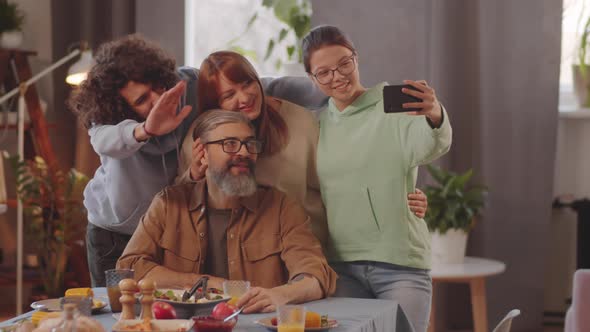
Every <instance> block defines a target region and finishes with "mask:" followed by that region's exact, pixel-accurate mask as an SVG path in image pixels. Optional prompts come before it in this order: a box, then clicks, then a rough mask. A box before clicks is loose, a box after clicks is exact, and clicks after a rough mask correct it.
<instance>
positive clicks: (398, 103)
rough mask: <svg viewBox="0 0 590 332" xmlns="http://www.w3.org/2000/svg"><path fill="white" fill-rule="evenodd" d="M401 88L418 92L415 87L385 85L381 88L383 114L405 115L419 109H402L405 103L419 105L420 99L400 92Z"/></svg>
mask: <svg viewBox="0 0 590 332" xmlns="http://www.w3.org/2000/svg"><path fill="white" fill-rule="evenodd" d="M402 88H406V89H412V90H416V91H420V90H418V89H416V88H415V87H413V86H411V85H409V84H405V85H386V86H385V87H384V88H383V104H384V106H385V107H384V111H385V113H405V112H412V111H419V110H421V109H420V108H403V106H402V105H403V104H405V103H420V102H422V99H420V98H416V97H414V96H410V95H407V94H405V93H403V92H402Z"/></svg>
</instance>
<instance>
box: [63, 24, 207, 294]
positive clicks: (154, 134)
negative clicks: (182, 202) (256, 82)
mask: <svg viewBox="0 0 590 332" xmlns="http://www.w3.org/2000/svg"><path fill="white" fill-rule="evenodd" d="M196 79H197V75H196V71H195V70H194V69H192V68H180V69H179V70H176V64H175V61H174V59H173V58H172V57H170V56H169V55H168V54H166V53H165V52H164V51H163V50H162V49H161V48H160V47H159V46H157V45H155V44H153V43H151V42H149V41H147V40H145V39H144V38H142V37H140V36H138V35H130V36H126V37H123V38H121V39H118V40H115V41H112V42H108V43H105V44H103V45H101V46H100V47H99V49H98V52H97V54H96V65H95V66H94V67H93V68H92V69H91V71H90V72H89V73H88V78H87V79H86V81H85V82H84V83H83V84H82V85H81V86H80V88H79V89H78V90H76V91H74V93H73V94H72V96H71V97H70V98H69V100H68V104H69V106H70V108H71V109H72V111H73V112H74V113H75V114H76V115H77V116H78V118H79V119H80V121H81V122H82V123H83V124H84V125H85V126H86V127H87V128H88V134H89V135H90V142H91V144H92V147H93V148H94V150H95V151H96V152H97V153H98V154H99V156H100V161H101V165H100V167H99V168H98V170H97V171H96V173H95V174H94V178H93V179H92V180H91V181H90V183H89V184H88V185H87V187H86V189H85V190H84V206H85V207H86V209H87V210H88V221H89V223H88V228H87V233H86V239H87V251H88V252H87V253H88V263H89V269H90V274H91V279H92V285H93V286H94V287H98V286H104V285H105V274H104V271H106V270H108V269H113V268H115V264H116V262H117V259H118V258H119V257H120V256H121V254H122V252H123V250H124V249H125V246H126V245H127V242H128V241H129V239H130V238H131V235H132V234H133V232H134V231H135V228H136V227H137V224H138V223H139V219H140V217H141V216H142V215H143V214H144V213H145V211H146V210H147V208H148V207H149V205H150V203H151V201H152V199H153V197H154V195H155V194H156V193H158V192H159V191H160V190H162V189H163V188H164V187H165V186H167V185H169V184H172V183H173V181H174V178H175V176H176V171H177V167H178V153H179V145H180V144H181V142H182V139H183V138H184V136H185V134H186V132H187V130H188V129H189V126H190V124H191V123H192V121H193V120H194V119H195V117H196V112H197V108H196V95H195V93H188V94H186V95H185V90H187V89H188V91H189V92H192V91H196V86H195V84H196Z"/></svg>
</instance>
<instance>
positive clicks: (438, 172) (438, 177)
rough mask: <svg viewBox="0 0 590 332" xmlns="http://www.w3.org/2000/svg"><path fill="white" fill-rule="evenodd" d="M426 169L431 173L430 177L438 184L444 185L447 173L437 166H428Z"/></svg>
mask: <svg viewBox="0 0 590 332" xmlns="http://www.w3.org/2000/svg"><path fill="white" fill-rule="evenodd" d="M426 169H427V170H428V173H430V175H431V176H432V178H433V179H434V180H435V181H436V182H438V183H439V184H442V183H444V181H445V173H444V172H443V170H442V169H440V167H438V166H435V165H426Z"/></svg>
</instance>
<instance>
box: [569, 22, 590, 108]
mask: <svg viewBox="0 0 590 332" xmlns="http://www.w3.org/2000/svg"><path fill="white" fill-rule="evenodd" d="M589 48H590V16H589V17H588V19H587V20H586V22H584V25H583V30H582V35H581V37H580V41H579V44H578V49H577V53H578V54H577V55H578V64H574V65H573V66H572V67H573V77H574V91H575V93H576V97H577V99H578V103H579V105H580V107H583V108H590V72H589V71H590V68H589V66H590V52H589V51H590V50H589Z"/></svg>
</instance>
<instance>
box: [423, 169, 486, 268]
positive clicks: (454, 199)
mask: <svg viewBox="0 0 590 332" xmlns="http://www.w3.org/2000/svg"><path fill="white" fill-rule="evenodd" d="M427 169H428V172H429V173H430V175H431V176H432V178H433V179H434V180H435V181H436V183H437V184H436V185H434V186H432V185H429V186H427V187H426V189H425V190H424V192H425V193H426V195H427V197H428V210H427V211H426V216H425V218H424V219H425V221H426V224H427V225H428V229H429V230H430V232H431V235H432V241H431V250H432V262H433V264H437V263H450V264H454V263H462V262H463V259H464V257H465V248H466V246H467V234H468V233H469V231H470V230H471V228H472V227H473V225H474V223H475V217H476V216H477V215H478V214H479V211H480V210H481V209H482V208H483V206H484V195H485V193H486V192H487V188H486V187H485V186H482V185H470V184H469V182H470V180H471V178H472V177H473V170H472V169H470V170H468V171H467V172H465V173H463V174H456V173H453V172H450V171H445V170H442V169H441V168H439V167H437V166H432V165H428V166H427Z"/></svg>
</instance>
